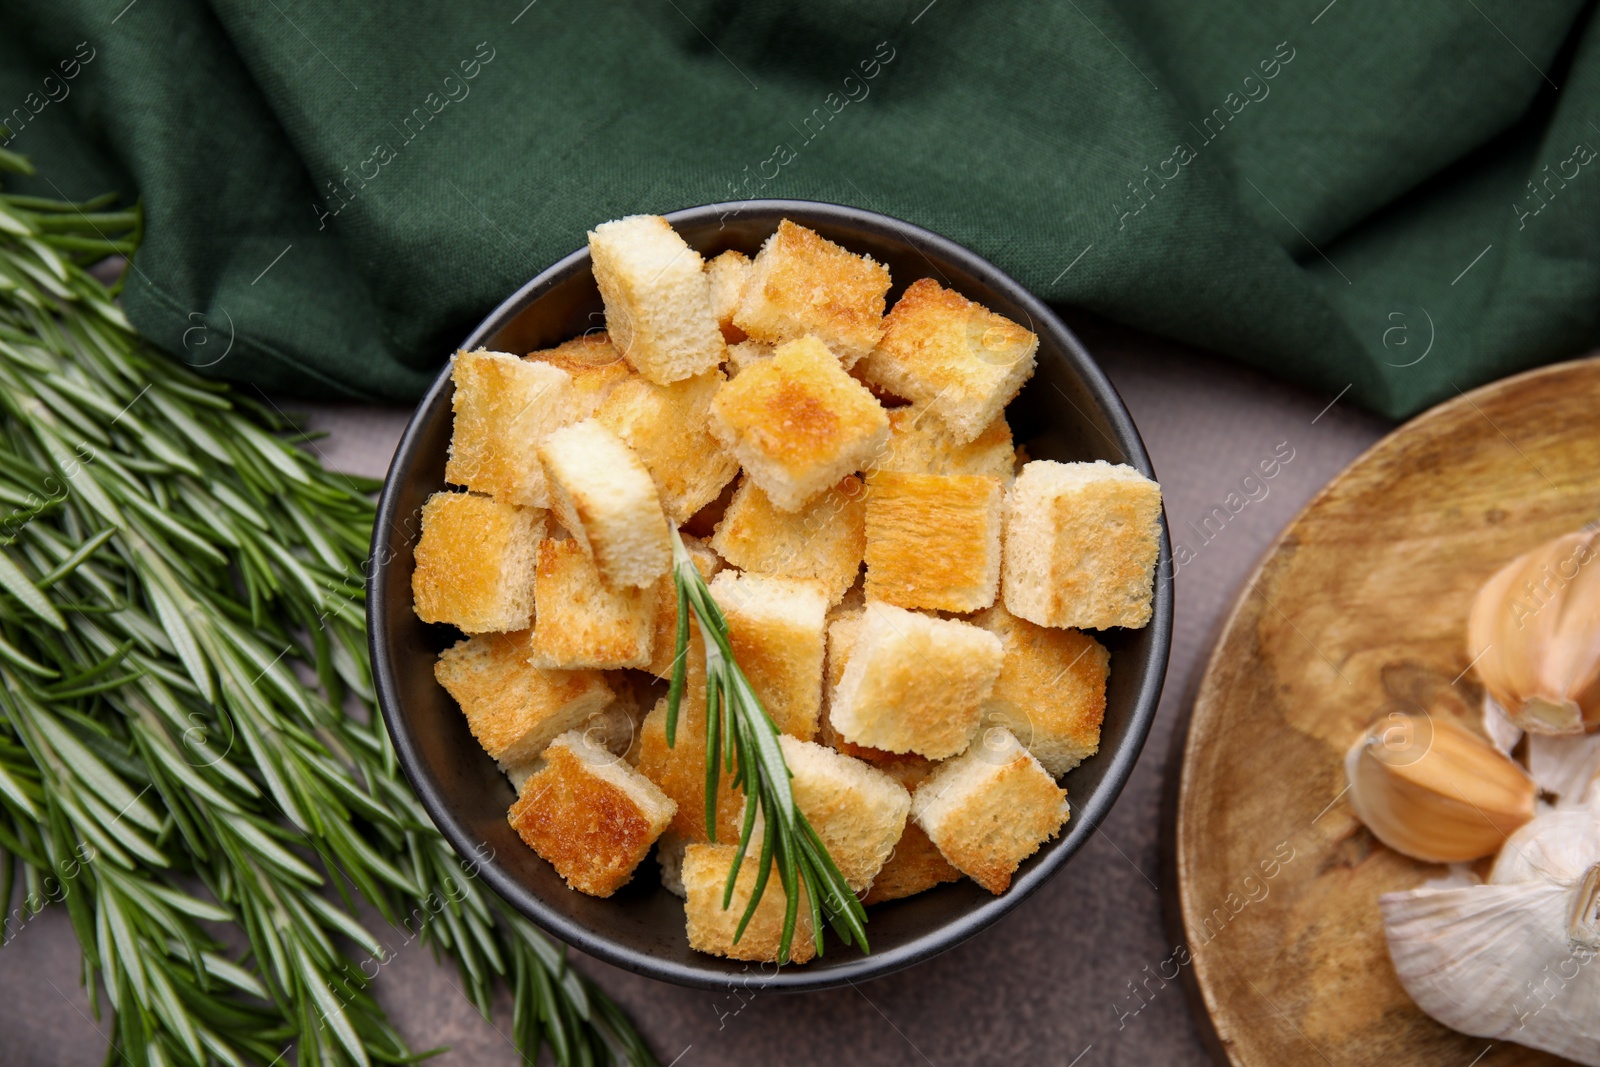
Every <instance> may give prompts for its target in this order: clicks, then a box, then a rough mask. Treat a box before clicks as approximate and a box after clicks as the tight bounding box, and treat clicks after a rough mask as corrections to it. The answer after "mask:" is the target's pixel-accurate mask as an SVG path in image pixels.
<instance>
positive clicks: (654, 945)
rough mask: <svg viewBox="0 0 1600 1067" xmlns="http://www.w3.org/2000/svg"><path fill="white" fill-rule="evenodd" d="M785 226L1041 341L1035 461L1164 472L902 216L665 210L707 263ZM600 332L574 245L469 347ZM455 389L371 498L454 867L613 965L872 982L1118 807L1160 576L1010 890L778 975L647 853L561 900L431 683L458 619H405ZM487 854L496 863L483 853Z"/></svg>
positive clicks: (398, 647)
mask: <svg viewBox="0 0 1600 1067" xmlns="http://www.w3.org/2000/svg"><path fill="white" fill-rule="evenodd" d="M785 218H788V219H793V220H794V221H796V222H799V223H802V224H804V225H806V226H809V227H811V228H812V229H814V230H816V231H817V232H818V233H820V234H822V236H824V237H826V238H829V239H830V240H833V241H836V242H838V243H839V244H841V245H843V246H844V247H846V248H848V249H850V250H851V251H853V252H865V253H867V254H869V255H871V256H872V257H873V258H874V259H876V260H878V261H879V262H880V263H884V264H887V265H888V267H889V270H890V272H891V274H892V276H893V278H894V289H893V290H892V291H891V293H890V303H891V304H892V303H893V301H894V299H895V297H897V296H898V295H899V293H900V292H901V291H902V290H903V289H904V288H905V287H906V286H907V285H909V284H910V283H911V282H912V281H914V280H916V279H918V278H923V277H933V278H936V279H938V280H939V281H940V282H941V283H943V284H945V285H946V286H948V287H950V288H953V289H955V290H956V291H957V292H959V293H961V294H963V295H965V296H967V297H969V298H971V299H973V300H976V301H978V302H979V303H981V304H984V305H986V306H987V307H989V308H991V309H993V310H994V311H997V312H999V313H1000V314H1002V315H1005V316H1006V317H1007V318H1010V319H1012V320H1014V321H1016V322H1019V323H1022V324H1024V325H1026V326H1028V327H1029V328H1030V329H1032V330H1033V331H1034V332H1035V333H1037V334H1038V335H1039V357H1038V370H1037V371H1036V372H1035V373H1034V376H1033V378H1032V379H1031V380H1030V381H1029V382H1028V384H1027V386H1026V387H1025V388H1024V389H1023V391H1022V394H1021V396H1019V397H1018V398H1017V400H1016V401H1015V402H1013V403H1012V405H1011V407H1010V408H1009V409H1008V410H1007V417H1008V419H1009V420H1010V423H1011V426H1012V429H1013V431H1014V433H1015V437H1016V440H1017V443H1018V444H1026V445H1027V449H1028V454H1029V455H1030V456H1032V457H1034V458H1035V459H1056V460H1093V459H1105V460H1108V461H1110V462H1112V463H1127V464H1130V465H1131V466H1133V467H1135V468H1137V469H1138V470H1140V471H1143V472H1144V473H1145V474H1146V475H1150V476H1152V477H1153V476H1154V472H1153V471H1152V470H1151V468H1150V459H1149V457H1148V456H1147V455H1146V454H1145V450H1144V444H1143V442H1141V441H1140V440H1139V434H1138V431H1137V430H1135V429H1134V426H1133V421H1132V419H1130V418H1129V417H1128V412H1127V409H1125V408H1124V407H1123V406H1122V401H1121V400H1120V399H1119V398H1118V396H1117V393H1116V390H1114V389H1113V388H1112V387H1111V383H1110V382H1109V381H1107V380H1106V376H1105V375H1104V374H1103V373H1101V371H1100V368H1099V367H1097V366H1096V365H1095V363H1094V361H1093V360H1092V359H1090V358H1089V355H1088V353H1087V352H1085V351H1084V349H1083V346H1082V345H1081V344H1079V342H1078V339H1077V338H1076V337H1074V336H1073V334H1072V333H1071V332H1070V331H1069V330H1068V329H1067V328H1066V327H1065V326H1064V325H1062V323H1061V321H1060V320H1059V319H1057V318H1056V316H1055V315H1054V314H1053V313H1052V312H1051V311H1050V309H1049V308H1047V307H1046V306H1045V305H1044V303H1043V302H1041V301H1040V300H1038V299H1036V298H1035V297H1033V296H1032V295H1030V294H1029V293H1028V292H1027V291H1026V290H1024V289H1023V288H1022V287H1021V286H1020V285H1018V284H1017V283H1016V282H1014V281H1012V280H1011V279H1010V278H1008V277H1007V276H1006V275H1005V274H1003V273H1001V272H1000V271H999V270H997V269H996V268H995V267H994V266H992V265H990V264H989V263H987V262H985V261H984V260H982V259H980V258H979V257H978V256H976V255H974V254H973V253H971V252H969V251H967V250H966V249H965V248H962V247H961V246H959V245H957V244H954V243H953V242H951V241H948V240H946V239H945V238H943V237H940V236H938V235H937V234H934V233H930V232H928V231H927V230H924V229H920V228H918V227H916V226H913V225H911V224H910V223H906V222H901V221H899V220H898V219H892V218H888V217H887V216H884V215H878V214H875V213H873V212H870V211H863V210H861V209H859V208H849V207H840V206H837V205H833V204H820V203H813V202H810V201H803V200H754V201H745V202H741V203H733V204H712V205H709V206H705V207H696V208H689V209H687V210H684V211H679V212H675V213H673V214H671V215H668V216H667V219H668V220H669V221H670V222H671V223H672V225H673V226H674V227H676V228H677V231H678V232H679V233H680V234H682V235H683V237H684V239H685V240H686V241H688V242H689V244H690V245H692V246H694V247H695V248H697V249H698V250H699V251H700V252H701V253H702V254H704V255H706V256H707V257H708V258H709V257H710V256H712V255H715V254H717V253H719V252H722V251H723V250H725V249H729V248H736V249H739V250H740V251H742V252H745V253H746V254H748V255H752V256H753V255H755V253H756V250H757V249H758V248H759V247H760V245H761V242H762V241H763V240H765V239H766V237H767V236H768V235H769V234H771V233H772V232H773V230H775V229H776V228H777V225H778V222H779V220H780V219H785ZM603 322H604V318H603V316H602V306H601V302H600V294H599V291H598V290H597V289H596V287H595V283H594V279H593V278H592V277H591V276H590V272H589V252H588V250H587V249H580V250H579V251H577V252H574V253H572V254H571V255H570V256H568V257H566V258H565V259H563V260H562V261H561V262H559V263H557V264H556V265H555V266H553V267H551V268H550V269H548V270H546V271H545V272H544V273H542V274H540V275H539V276H538V277H537V278H535V279H533V281H531V282H529V283H528V284H527V285H525V286H523V287H522V289H521V290H520V291H519V292H518V293H516V295H514V296H512V297H511V298H510V299H509V300H507V301H506V302H505V303H503V304H501V305H500V306H499V307H498V308H496V309H495V310H494V312H493V314H491V315H490V316H489V317H488V318H487V319H485V320H484V321H483V324H482V325H480V326H479V327H478V328H477V329H476V330H474V331H473V332H472V335H471V336H470V337H468V338H467V339H466V341H465V342H463V344H462V347H463V348H467V349H473V348H477V347H479V346H483V347H487V348H490V349H497V350H500V351H505V352H531V351H535V350H537V349H541V348H548V347H551V346H554V345H555V344H557V343H558V342H560V341H563V340H566V339H567V338H570V337H573V336H576V335H577V334H580V333H582V332H584V331H585V330H588V329H591V328H593V327H595V326H597V325H599V324H602V323H603ZM450 398H451V385H450V375H449V371H448V369H446V370H445V371H444V372H442V373H440V375H439V379H438V381H436V382H435V383H434V385H433V388H432V389H430V390H429V391H428V395H427V397H426V398H425V399H424V400H423V401H422V404H421V406H419V407H418V408H417V411H416V414H415V415H413V416H412V418H411V423H410V425H409V426H407V427H406V432H405V436H404V437H403V438H401V441H400V447H399V449H398V451H396V453H395V456H394V462H393V463H392V464H391V465H390V467H389V476H388V479H387V481H386V482H385V484H384V487H383V496H382V499H381V501H380V502H379V505H378V521H377V527H376V529H375V530H374V531H373V539H372V553H373V561H372V567H371V570H370V576H369V580H368V590H367V593H368V595H367V628H368V633H369V635H370V641H371V645H372V666H373V673H374V676H375V679H376V683H377V694H378V702H379V705H380V707H381V708H382V709H383V717H384V721H385V722H386V723H387V724H388V727H389V733H390V735H391V736H392V737H393V738H394V746H395V749H396V751H397V752H398V753H399V757H400V766H401V767H402V768H404V770H405V773H406V777H407V778H409V779H410V781H411V784H412V785H413V786H414V787H415V788H416V790H417V794H418V795H419V796H420V797H421V798H422V803H423V805H424V806H425V807H426V808H427V809H428V813H429V814H430V815H432V816H433V820H434V822H436V823H437V824H438V826H439V829H440V830H442V831H444V835H445V837H447V838H448V839H449V840H450V842H451V844H453V845H454V846H455V848H456V850H457V851H458V852H459V853H460V854H461V855H462V856H471V857H479V859H476V860H475V862H476V863H477V865H478V866H479V867H480V869H481V876H482V877H483V879H484V880H485V881H486V882H487V883H488V884H489V885H490V886H491V887H493V888H494V889H495V891H497V892H498V893H500V894H501V895H502V896H503V897H505V898H506V899H507V900H508V901H510V902H511V903H512V904H513V905H514V906H515V907H516V908H517V909H518V910H520V911H521V912H522V913H523V914H525V915H527V917H528V918H530V919H532V920H533V921H534V922H535V923H537V924H538V925H539V926H541V927H543V928H544V929H545V930H548V931H549V932H550V933H551V934H553V935H555V936H556V937H558V938H560V939H561V940H562V941H565V942H567V943H568V944H570V945H574V946H576V947H577V948H580V949H582V950H583V951H585V952H588V953H590V954H591V955H594V956H598V957H599V958H600V959H603V960H605V961H607V962H608V963H614V964H616V965H617V966H619V967H626V968H628V969H629V970H632V971H637V972H639V973H641V974H646V975H649V976H651V977H653V978H660V979H664V980H666V981H669V982H676V983H678V984H680V985H687V986H700V987H703V988H709V989H723V988H726V987H727V984H728V983H729V982H730V981H738V982H740V983H741V984H747V985H749V986H750V987H755V988H777V989H790V990H798V989H822V988H826V987H829V986H836V985H843V984H844V983H845V982H847V981H862V980H865V979H868V978H874V977H877V976H879V975H883V974H887V973H889V972H890V971H894V970H898V969H899V968H902V967H906V966H909V965H911V964H913V963H916V962H918V961H919V960H924V959H927V958H928V957H930V956H933V955H935V954H937V953H939V952H943V951H944V950H946V949H948V948H951V947H953V946H955V945H957V944H959V943H960V942H961V941H963V940H965V939H966V938H969V937H971V936H972V935H973V934H976V933H977V932H978V931H979V930H982V929H983V928H984V927H986V926H988V925H989V924H991V923H993V922H994V921H995V920H997V919H999V918H1000V917H1001V916H1002V915H1004V914H1006V912H1008V911H1010V910H1011V909H1012V908H1014V907H1016V906H1017V905H1019V904H1021V903H1022V902H1023V901H1024V900H1026V899H1027V898H1028V897H1029V896H1030V895H1031V894H1033V893H1034V892H1035V891H1037V890H1038V889H1039V887H1040V886H1042V885H1044V883H1045V880H1046V879H1048V878H1049V877H1050V876H1051V875H1053V874H1055V873H1056V872H1057V871H1058V870H1060V869H1061V867H1062V865H1063V864H1065V863H1066V862H1067V860H1068V859H1070V858H1071V857H1072V854H1073V853H1075V852H1077V851H1078V849H1079V848H1080V847H1081V846H1082V845H1083V843H1084V842H1085V841H1087V840H1088V839H1089V836H1090V835H1091V834H1092V833H1094V830H1095V828H1096V827H1097V826H1098V825H1099V824H1100V822H1101V821H1102V820H1103V819H1104V818H1105V817H1106V815H1107V813H1108V812H1109V811H1110V810H1111V804H1112V802H1113V801H1115V800H1116V798H1117V794H1118V793H1119V792H1121V790H1122V787H1123V784H1124V783H1125V782H1126V781H1127V780H1128V775H1129V774H1130V773H1132V771H1133V765H1134V762H1135V761H1136V760H1137V759H1138V757H1139V749H1140V747H1141V746H1143V744H1144V740H1145V734H1146V733H1147V732H1148V731H1149V729H1150V722H1151V720H1152V719H1153V718H1154V716H1155V712H1156V700H1157V698H1158V697H1159V696H1160V694H1161V681H1162V676H1163V674H1164V672H1165V670H1166V664H1167V647H1168V644H1169V642H1170V639H1171V634H1172V584H1171V582H1170V581H1167V580H1161V581H1158V582H1157V583H1156V590H1155V612H1154V617H1153V618H1152V619H1151V621H1150V624H1149V625H1148V626H1146V627H1145V628H1144V629H1142V630H1114V631H1108V632H1106V633H1103V634H1100V635H1099V636H1100V639H1101V640H1102V641H1103V642H1104V643H1105V644H1106V646H1107V647H1108V648H1109V649H1110V650H1111V681H1110V686H1109V688H1108V690H1107V693H1106V716H1105V727H1104V730H1103V732H1102V735H1101V741H1100V751H1099V753H1098V754H1097V755H1095V756H1094V757H1092V758H1091V759H1089V760H1086V761H1085V762H1084V763H1083V765H1082V766H1080V767H1078V768H1076V769H1075V770H1073V771H1072V772H1071V773H1069V774H1068V775H1067V776H1066V778H1065V780H1064V784H1065V785H1066V787H1067V790H1068V792H1069V795H1070V799H1071V804H1072V819H1071V821H1070V822H1069V823H1068V824H1067V826H1066V828H1065V830H1064V832H1063V834H1062V835H1061V836H1060V837H1059V838H1057V839H1056V840H1055V841H1052V842H1050V843H1048V844H1046V845H1045V846H1044V847H1043V848H1041V849H1040V850H1039V851H1038V852H1037V853H1036V854H1035V855H1034V856H1033V857H1032V858H1030V859H1029V860H1028V861H1027V862H1026V863H1024V864H1023V865H1022V867H1021V869H1020V870H1019V871H1017V874H1016V877H1015V878H1014V880H1013V881H1012V883H1011V888H1010V890H1009V891H1007V892H1006V893H1004V894H1002V895H1000V896H998V897H996V896H991V895H989V894H988V893H987V892H985V891H984V890H983V889H980V888H979V887H978V886H977V885H976V884H974V883H973V882H970V881H966V880H963V881H960V882H955V883H951V884H948V885H944V886H940V887H939V888H937V889H934V890H932V891H930V892H927V893H922V894H920V895H918V896H914V897H910V898H907V899H905V900H900V901H895V902H893V903H889V904H883V905H878V906H875V907H874V908H872V909H871V911H870V914H869V921H868V924H867V933H868V936H869V938H870V940H871V945H872V953H871V955H862V954H861V953H860V952H859V951H858V950H856V949H854V948H848V949H847V948H845V947H843V946H842V945H840V944H839V942H838V941H837V940H835V939H834V938H833V937H832V935H829V943H828V947H827V951H826V955H824V956H822V957H820V958H818V959H816V960H814V961H812V962H811V963H808V964H806V965H804V966H798V967H785V968H783V969H782V970H781V971H779V970H777V969H774V968H753V967H751V966H750V965H747V964H742V963H736V962H730V961H727V960H723V959H718V958H716V957H712V956H706V955H701V954H700V953H697V952H692V951H690V949H689V945H688V941H687V939H686V938H685V935H684V918H683V904H682V902H681V901H679V900H678V898H677V897H674V896H672V895H671V894H670V893H668V892H667V891H666V890H665V889H662V888H661V886H660V884H659V882H658V879H657V874H658V868H657V866H656V864H655V862H654V860H653V859H649V860H646V861H645V862H644V863H642V864H640V867H639V871H638V873H637V874H636V875H635V877H634V880H633V882H632V883H631V884H629V885H628V886H626V887H624V888H623V889H621V890H619V891H618V892H617V894H616V895H615V896H613V897H611V898H610V899H607V900H597V899H595V898H593V897H588V896H584V895H583V894H581V893H576V892H573V891H572V890H570V889H568V888H567V887H566V885H565V883H563V882H562V880H561V878H560V877H559V876H557V875H556V873H555V872H554V871H553V870H552V869H551V868H550V866H549V864H547V863H545V861H544V860H542V859H540V858H539V857H538V856H537V855H535V854H534V853H533V852H532V851H531V850H530V849H529V848H528V847H527V846H525V845H524V844H523V843H522V842H521V840H520V839H518V837H517V835H516V833H515V832H514V831H512V829H511V827H510V826H509V825H507V823H506V809H507V807H509V806H510V804H511V801H512V799H513V795H512V791H511V786H510V785H509V784H507V782H506V779H505V778H504V777H503V776H502V775H501V774H500V773H499V771H498V770H497V769H496V768H495V764H494V762H493V761H492V760H491V759H490V758H489V757H488V756H487V755H486V754H485V753H484V751H483V750H482V749H481V748H479V747H478V744H477V742H476V741H474V740H473V738H472V735H471V734H470V733H469V732H468V731H467V724H466V720H465V719H464V718H463V716H462V714H461V712H460V710H459V709H458V708H457V707H456V704H455V702H454V701H453V700H452V699H451V698H450V696H449V694H447V693H446V692H445V691H444V690H443V689H442V688H441V687H440V686H439V685H438V684H437V683H436V682H435V681H434V678H433V663H434V658H435V657H436V656H437V655H438V653H439V651H440V650H441V649H442V648H444V647H446V646H447V645H449V644H451V643H453V642H454V641H456V640H458V639H459V638H460V635H459V634H457V633H456V632H455V631H454V630H453V629H452V628H450V627H447V626H431V625H427V624H424V623H422V622H420V621H418V619H417V617H416V615H415V614H413V613H412V610H411V569H412V548H413V546H414V545H415V544H416V540H417V532H418V516H419V514H420V511H421V508H422V502H423V501H424V500H426V499H427V498H428V495H429V494H431V493H434V492H436V491H438V490H441V489H444V488H445V481H444V465H445V454H446V449H447V446H448V444H449V441H450V422H451V413H450ZM1170 552H1171V549H1170V545H1169V542H1168V539H1167V537H1166V534H1165V529H1164V528H1163V534H1162V541H1161V564H1160V572H1159V573H1161V574H1163V575H1165V574H1170V573H1171V563H1170ZM485 856H487V857H489V858H488V859H487V860H483V859H481V857H485Z"/></svg>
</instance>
